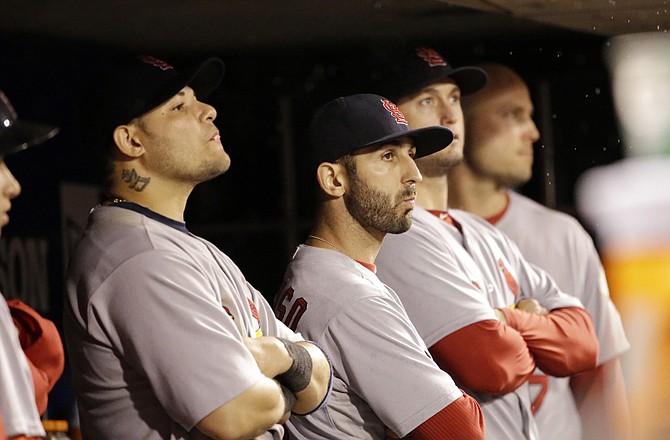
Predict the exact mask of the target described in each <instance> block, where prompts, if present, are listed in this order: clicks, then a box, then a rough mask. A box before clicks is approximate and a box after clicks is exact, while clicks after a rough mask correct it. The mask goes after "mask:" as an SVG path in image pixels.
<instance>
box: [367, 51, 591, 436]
mask: <svg viewBox="0 0 670 440" xmlns="http://www.w3.org/2000/svg"><path fill="white" fill-rule="evenodd" d="M392 61H393V64H394V65H393V66H389V67H388V68H387V69H385V70H384V72H386V77H385V78H383V81H382V82H380V88H381V89H382V90H383V91H384V93H386V94H387V95H388V96H390V97H391V99H396V100H397V101H396V102H397V103H398V106H399V107H400V109H401V110H402V112H403V113H404V114H405V116H406V117H407V121H408V122H409V124H410V127H412V128H414V129H417V128H421V127H426V126H432V125H442V126H446V127H449V128H450V129H451V130H452V131H453V132H454V142H453V144H452V146H450V147H449V148H448V149H445V150H443V151H440V152H437V153H435V154H431V155H429V156H425V157H423V158H420V159H417V166H418V167H419V170H421V173H422V175H423V181H422V182H417V207H416V208H415V212H414V222H413V223H412V227H411V228H410V229H409V231H407V232H406V233H405V234H399V235H393V236H389V237H388V239H387V240H386V241H385V242H384V244H383V246H382V247H381V249H380V251H379V255H378V258H377V267H378V273H379V278H380V279H381V280H382V281H383V282H385V283H387V284H388V285H389V286H391V288H393V289H394V290H395V291H396V292H397V293H398V296H399V297H400V298H401V300H402V303H403V305H404V306H405V308H406V310H407V313H408V315H409V317H410V319H411V320H412V322H413V323H414V325H415V326H416V328H417V330H418V331H419V334H421V336H422V337H423V339H424V341H425V342H426V344H427V345H428V347H429V349H430V352H431V354H432V355H433V358H435V360H436V362H437V363H438V365H440V366H441V367H442V368H443V369H444V370H445V371H447V372H448V373H449V374H450V375H451V376H452V377H453V378H454V380H455V381H456V383H457V384H458V385H459V386H461V387H463V388H464V389H465V390H466V391H467V392H469V393H471V394H472V395H473V397H475V398H476V399H477V400H478V401H479V403H480V405H481V407H482V411H483V413H484V419H485V421H486V438H487V439H489V440H503V439H504V440H509V439H515V440H521V439H529V440H533V439H537V438H538V434H537V426H536V423H535V420H534V418H533V414H532V410H531V405H532V402H531V398H530V394H529V386H528V379H529V378H530V377H531V376H532V373H533V371H534V370H535V367H536V366H538V367H541V368H542V369H543V371H545V372H547V373H548V374H552V375H556V376H568V375H572V374H576V373H579V372H582V371H585V370H589V369H592V368H594V367H595V365H596V360H597V355H598V343H597V340H596V337H595V334H594V329H593V324H592V322H591V318H590V317H589V315H588V313H587V312H586V311H585V310H584V308H583V306H582V304H581V303H580V301H579V300H578V299H577V298H574V297H572V296H569V295H567V294H565V293H563V292H561V291H560V290H559V289H558V287H557V286H556V284H555V282H554V281H553V280H552V279H551V278H550V277H549V276H548V275H547V274H546V273H545V272H543V271H541V270H537V269H536V268H535V267H534V266H532V265H531V264H530V263H528V262H527V261H526V260H525V259H524V258H523V256H522V254H521V252H519V250H518V248H517V247H516V245H515V244H514V243H513V242H512V241H511V240H509V239H508V238H507V237H506V236H505V235H504V234H502V233H501V232H500V231H499V230H497V229H496V228H495V227H493V226H492V225H490V224H489V223H487V222H486V221H484V220H483V219H481V218H479V217H477V216H474V215H472V214H469V213H467V212H463V211H458V210H453V209H447V198H448V177H449V173H450V172H451V170H452V169H453V167H454V166H455V165H456V164H458V163H459V162H460V161H461V160H462V157H463V136H464V128H463V114H462V111H461V104H460V96H461V93H463V94H467V93H472V92H474V91H476V90H479V89H481V88H482V87H483V86H484V85H485V83H486V74H485V73H484V72H483V71H482V70H481V69H479V68H475V67H461V68H456V69H453V68H451V67H450V66H449V64H448V63H447V62H446V61H445V60H444V59H443V58H442V56H441V55H440V54H439V53H437V52H436V51H435V50H433V49H430V48H425V47H422V48H417V49H415V50H412V51H411V52H410V53H408V54H405V55H404V56H399V57H398V58H396V59H394V60H392Z"/></svg>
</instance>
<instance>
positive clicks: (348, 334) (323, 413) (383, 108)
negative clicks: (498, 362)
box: [275, 94, 484, 440]
mask: <svg viewBox="0 0 670 440" xmlns="http://www.w3.org/2000/svg"><path fill="white" fill-rule="evenodd" d="M310 133H311V140H312V151H313V156H314V157H313V161H312V162H311V164H312V165H311V169H312V173H314V174H313V175H315V177H316V182H317V184H318V187H317V192H318V195H317V207H316V211H315V220H314V223H313V225H312V229H311V232H310V235H309V236H308V237H307V240H306V242H305V244H301V245H299V246H298V248H297V250H296V252H295V254H294V256H293V259H292V261H291V262H290V263H289V266H288V269H287V271H286V277H285V280H284V284H283V287H282V288H281V290H280V291H279V294H278V296H277V301H276V305H275V313H276V314H277V316H278V317H279V318H280V319H282V320H283V321H284V322H285V323H286V324H287V325H288V326H290V327H291V328H293V329H296V330H298V331H300V332H301V334H303V335H305V336H306V337H307V338H309V339H311V340H314V341H316V342H317V343H318V344H319V345H320V346H321V347H323V348H324V349H325V350H326V351H327V352H328V354H329V356H330V359H331V361H332V363H333V370H334V372H335V373H334V376H335V379H334V384H333V392H332V396H331V398H330V401H329V403H328V405H327V406H326V407H325V408H323V409H322V410H320V411H316V412H314V413H312V414H310V415H309V416H307V417H291V418H290V419H289V422H288V424H287V427H288V431H289V434H290V436H289V438H291V439H315V438H319V439H337V440H342V439H352V440H353V439H356V440H361V439H385V438H387V436H389V438H399V437H407V438H414V439H443V440H449V439H459V440H465V439H483V438H484V437H483V436H484V427H483V420H482V416H481V412H480V408H479V406H478V405H477V403H476V402H475V401H474V399H472V398H471V397H469V396H468V395H467V394H464V393H463V392H461V391H460V390H459V389H458V388H457V387H456V385H455V384H454V381H453V380H452V379H451V377H450V376H449V375H448V374H447V373H445V372H444V371H442V370H440V368H439V367H438V366H437V365H436V364H435V362H434V361H433V360H432V359H431V357H430V355H429V354H428V350H427V348H426V345H425V344H424V343H423V341H422V340H421V337H420V336H419V334H418V333H417V331H416V330H415V328H414V326H413V325H412V323H411V322H410V320H409V318H408V317H407V314H406V313H405V310H404V308H403V306H402V304H401V303H400V301H399V299H398V296H397V295H396V294H395V292H393V291H392V290H391V289H389V288H388V287H387V286H385V285H384V284H383V283H382V282H380V281H379V279H378V278H377V276H376V275H375V265H374V263H375V256H376V254H377V251H378V249H379V246H380V245H381V243H382V241H383V240H384V237H385V236H386V234H388V233H390V234H400V233H402V232H404V231H406V230H407V229H408V228H409V227H410V224H411V222H412V218H411V216H412V211H413V208H414V199H415V194H416V193H415V186H416V184H417V183H418V182H419V181H421V174H420V173H419V171H418V169H417V168H416V165H415V163H414V158H416V157H421V156H424V155H426V154H430V153H432V152H434V151H437V150H440V149H442V148H444V147H445V146H447V145H448V144H449V143H450V142H451V139H452V133H451V131H449V130H448V129H446V128H444V127H428V128H423V129H420V130H409V128H408V126H407V121H406V119H405V118H404V116H403V114H402V112H401V111H400V110H399V109H398V108H397V107H396V105H395V104H393V103H392V102H390V101H389V100H387V99H386V98H383V97H381V96H378V95H370V94H359V95H351V96H346V97H341V98H338V99H336V100H334V101H331V102H329V103H327V104H325V105H324V106H323V107H321V108H320V109H319V110H318V111H317V112H316V114H315V116H314V118H313V119H312V124H311V127H310Z"/></svg>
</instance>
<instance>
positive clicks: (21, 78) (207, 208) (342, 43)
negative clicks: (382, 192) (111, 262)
mask: <svg viewBox="0 0 670 440" xmlns="http://www.w3.org/2000/svg"><path fill="white" fill-rule="evenodd" d="M1 8H2V11H1V12H0V89H2V90H4V91H5V93H6V94H7V96H8V97H9V98H10V100H11V102H12V103H13V104H14V106H15V107H16V110H17V112H18V114H19V115H20V116H21V117H22V118H26V119H35V120H41V121H43V122H49V123H53V124H57V125H59V126H60V127H61V132H60V134H59V135H58V136H57V137H56V138H54V139H53V140H51V141H49V142H47V143H46V144H44V145H42V146H39V147H36V148H32V149H30V150H28V151H26V152H25V153H22V154H20V155H16V156H14V157H10V158H9V159H8V164H9V167H10V169H12V171H13V172H14V174H15V175H16V177H17V178H18V180H19V181H20V182H21V184H22V186H23V192H22V195H21V196H20V197H19V198H18V199H17V200H16V201H15V202H14V203H13V209H12V211H11V219H12V220H11V223H10V224H9V226H8V227H7V228H6V229H4V230H3V239H2V240H1V241H0V290H1V291H2V292H3V294H4V295H5V296H6V297H8V298H14V297H17V298H20V299H22V300H24V301H25V302H27V303H28V304H30V305H31V306H33V307H35V308H36V309H38V310H39V311H41V312H42V313H43V314H45V315H46V316H48V317H50V318H51V319H53V320H54V321H55V322H56V323H57V325H60V321H61V313H62V297H63V281H64V280H63V273H64V271H65V267H66V264H67V260H68V256H69V252H70V249H71V247H72V246H73V244H74V242H75V241H76V239H77V237H78V235H79V233H80V232H81V230H82V229H83V226H84V222H85V218H86V215H87V213H88V210H89V209H90V208H91V207H92V206H93V205H94V204H95V203H96V202H97V201H98V199H99V197H100V193H99V186H98V185H97V181H96V177H95V175H94V174H93V170H92V167H91V166H90V164H89V163H88V161H87V158H86V146H85V145H81V144H80V138H79V131H78V127H77V119H78V117H79V109H78V108H77V99H78V97H79V94H80V92H81V90H82V88H83V86H85V85H88V84H89V83H90V80H91V78H92V77H93V75H94V74H96V73H97V72H98V71H99V70H100V69H101V66H104V63H105V62H107V61H108V60H110V59H112V58H114V57H117V56H119V55H122V54H127V53H138V54H139V53H146V54H151V55H155V56H157V57H159V58H162V59H165V60H166V61H168V62H170V63H171V64H173V65H175V66H176V67H178V68H179V67H180V66H188V65H190V64H192V63H195V62H198V61H201V60H202V59H204V58H206V57H209V56H218V57H220V58H222V59H223V60H224V62H225V63H226V78H225V79H224V82H223V84H222V86H221V87H220V88H219V89H218V90H217V91H216V92H215V93H214V94H213V95H211V96H210V97H209V98H208V99H207V101H208V102H209V103H210V104H212V105H214V107H215V108H216V109H217V110H218V118H217V121H216V123H217V126H218V127H219V129H220V130H221V134H222V141H223V144H224V147H225V148H226V150H227V151H228V153H229V154H230V156H231V158H232V166H231V169H230V170H229V171H228V172H227V173H226V174H225V175H223V176H221V177H219V178H217V179H215V180H214V181H211V182H207V183H204V184H201V185H200V186H199V187H197V188H196V190H195V191H194V193H193V195H192V197H191V199H190V202H189V205H188V207H187V212H186V222H187V226H188V228H189V229H190V230H191V231H192V232H194V233H195V234H198V235H201V236H203V237H205V238H207V239H208V240H210V241H212V242H213V243H215V244H216V245H217V246H218V247H219V248H220V249H222V250H223V251H224V252H225V253H227V254H228V255H229V256H230V257H231V258H232V259H233V260H234V261H235V262H236V263H237V264H238V265H239V266H240V268H241V269H242V271H243V273H244V274H245V275H246V276H247V278H248V279H249V280H250V282H251V283H252V284H253V285H254V286H255V287H256V288H258V289H259V290H260V291H261V292H263V294H264V295H265V296H266V297H267V298H268V299H269V300H270V301H271V300H272V297H273V296H274V294H275V291H276V289H277V288H278V287H279V283H280V280H281V277H282V275H283V271H284V267H285V265H286V263H287V261H288V259H289V258H290V256H291V254H292V251H293V249H294V247H295V246H296V245H297V244H298V243H299V242H301V241H302V240H303V239H304V237H305V235H306V232H307V226H308V224H309V215H310V208H311V206H310V203H311V199H310V194H309V192H308V190H307V188H309V185H308V184H306V183H305V182H307V181H310V180H311V177H310V176H305V175H304V173H303V172H302V171H301V169H300V168H301V167H300V165H301V164H302V163H303V162H302V161H303V160H305V158H306V157H305V152H304V148H305V131H306V128H307V125H308V123H309V118H310V116H311V114H312V112H313V111H314V110H315V109H316V108H317V107H319V106H320V105H321V104H323V103H324V102H326V101H328V100H330V99H333V98H335V97H337V96H341V95H343V94H347V93H348V92H349V91H351V90H357V89H356V87H357V85H358V84H359V83H360V81H362V80H363V79H366V78H365V75H366V72H367V71H369V70H368V69H369V67H370V65H371V63H374V59H375V57H376V56H378V55H380V54H383V53H385V52H387V51H391V50H394V49H397V48H402V47H406V46H413V45H419V44H420V45H428V46H432V47H434V48H436V49H437V50H438V51H439V52H440V53H442V54H443V55H444V56H445V58H446V59H447V60H448V61H449V62H450V64H452V65H455V66H460V65H463V64H470V63H478V62H485V61H495V62H501V63H505V64H507V65H509V66H510V67H512V68H514V69H515V70H517V71H518V72H519V73H520V74H521V75H522V76H523V77H524V78H525V79H526V80H527V82H528V84H529V85H530V87H531V92H532V94H533V98H534V101H535V107H536V114H535V117H536V123H537V125H538V127H539V129H540V132H541V133H542V138H541V140H540V141H539V142H538V143H537V144H536V150H535V154H536V160H535V168H536V170H535V172H534V173H533V175H534V177H533V180H531V181H530V182H529V183H528V184H526V185H525V186H524V187H522V188H519V190H520V191H521V192H523V193H525V194H527V195H529V196H531V197H532V198H534V199H535V200H537V201H539V202H541V203H544V204H546V205H548V206H550V207H554V208H557V209H559V210H562V211H565V212H568V213H570V214H572V215H575V216H577V217H578V218H579V219H580V220H586V219H585V218H583V217H582V213H583V211H582V210H578V209H577V208H576V200H575V184H576V182H577V181H578V179H579V178H580V176H582V175H583V174H584V173H585V172H586V171H587V170H590V169H592V168H598V167H601V166H606V165H610V164H613V163H616V162H618V161H621V160H623V159H626V158H627V157H628V156H629V155H630V151H631V148H632V147H631V144H630V142H629V139H628V138H627V137H626V136H623V135H622V130H621V129H620V127H621V120H620V118H618V116H617V113H616V109H615V104H614V97H613V87H612V81H611V72H612V69H613V68H612V64H611V63H610V62H609V61H608V58H607V57H606V53H607V51H608V49H609V48H610V46H611V44H612V41H613V40H611V39H612V37H617V36H624V35H628V34H636V33H646V34H654V35H656V36H658V37H659V38H661V39H666V40H667V33H666V32H667V30H668V28H669V27H670V14H669V13H668V5H667V1H648V0H626V1H623V0H617V1H613V0H610V1H604V0H581V1H574V0H552V1H550V2H538V1H536V0H514V1H509V0H508V1H503V0H482V1H477V0H455V1H448V0H412V1H406V0H405V1H403V0H337V1H334V0H331V1H322V0H285V1H281V2H277V1H273V0H253V1H249V0H225V1H221V0H191V1H183V0H182V1H178V0H160V1H157V0H145V1H142V2H138V1H130V0H117V1H101V0H68V1H64V0H51V1H49V2H27V1H18V0H5V1H3V5H2V7H1ZM642 47H644V46H642ZM628 50H631V51H635V52H637V51H640V50H644V49H640V46H636V47H635V48H634V49H628ZM666 79H667V77H666ZM667 81H670V79H667ZM665 103H666V105H667V101H666V102H665ZM99 105H105V103H104V102H101V103H99ZM658 191H660V192H663V191H665V192H668V193H670V187H666V188H658ZM633 197H635V196H634V195H633ZM591 220H592V219H591ZM591 220H590V221H584V223H585V226H586V227H587V228H588V229H589V231H590V232H592V233H593V234H594V237H595V238H596V240H597V243H598V244H599V246H604V242H603V241H602V240H601V239H600V238H601V237H600V236H599V231H598V221H595V222H594V221H591ZM666 226H668V227H667V228H666V229H667V230H670V225H666ZM660 268H661V270H663V269H665V270H666V272H665V273H666V274H667V273H670V268H668V267H667V266H660ZM608 275H609V274H608ZM666 277H667V275H666ZM664 292H665V291H664ZM662 295H663V293H662ZM668 295H669V296H670V293H668ZM612 296H613V299H614V301H615V303H617V305H619V303H618V301H620V297H618V296H617V292H616V291H615V290H614V289H613V292H612ZM623 318H624V324H626V319H627V317H626V316H625V315H624V316H623ZM627 331H628V329H627ZM629 333H630V332H629ZM631 343H632V344H635V341H634V340H633V339H632V338H631ZM624 367H625V368H626V365H624ZM666 404H667V405H668V406H667V407H666V408H670V404H668V403H667V402H666ZM73 408H74V397H73V392H72V389H71V384H70V378H69V372H68V371H67V370H66V373H65V374H64V375H63V378H62V379H61V383H59V384H58V386H57V388H56V390H55V391H54V393H53V396H52V398H51V402H50V407H49V417H50V418H66V419H69V420H71V421H73V417H74V412H73ZM659 411H660V410H659ZM667 413H668V411H665V414H667ZM657 414H658V413H657ZM660 414H663V412H660ZM74 423H76V420H74ZM666 434H667V432H666ZM651 435H652V434H650V436H649V437H647V438H669V437H667V436H666V437H652V436H651ZM668 435H670V434H668ZM640 438H642V437H640Z"/></svg>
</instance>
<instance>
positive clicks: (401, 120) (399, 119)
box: [382, 99, 409, 125]
mask: <svg viewBox="0 0 670 440" xmlns="http://www.w3.org/2000/svg"><path fill="white" fill-rule="evenodd" d="M382 105H383V106H384V108H385V109H386V111H387V112H389V113H390V114H391V116H393V119H395V122H396V123H397V124H402V125H409V124H407V119H405V115H404V114H403V113H402V112H401V111H400V109H399V108H398V106H397V105H395V104H394V103H392V102H391V101H389V100H388V99H382Z"/></svg>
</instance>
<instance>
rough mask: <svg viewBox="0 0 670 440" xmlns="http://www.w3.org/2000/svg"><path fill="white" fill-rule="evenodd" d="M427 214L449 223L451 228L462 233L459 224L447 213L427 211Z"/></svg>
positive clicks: (436, 210) (435, 210) (433, 210)
mask: <svg viewBox="0 0 670 440" xmlns="http://www.w3.org/2000/svg"><path fill="white" fill-rule="evenodd" d="M428 212H430V213H431V214H433V215H434V216H435V217H437V218H439V219H440V220H442V221H445V222H447V223H449V224H450V225H451V226H453V227H455V228H456V229H458V230H459V231H460V232H461V233H463V228H462V227H461V224H460V223H458V222H457V221H456V220H454V218H453V217H452V216H450V215H449V212H448V211H440V210H438V209H429V210H428Z"/></svg>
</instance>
